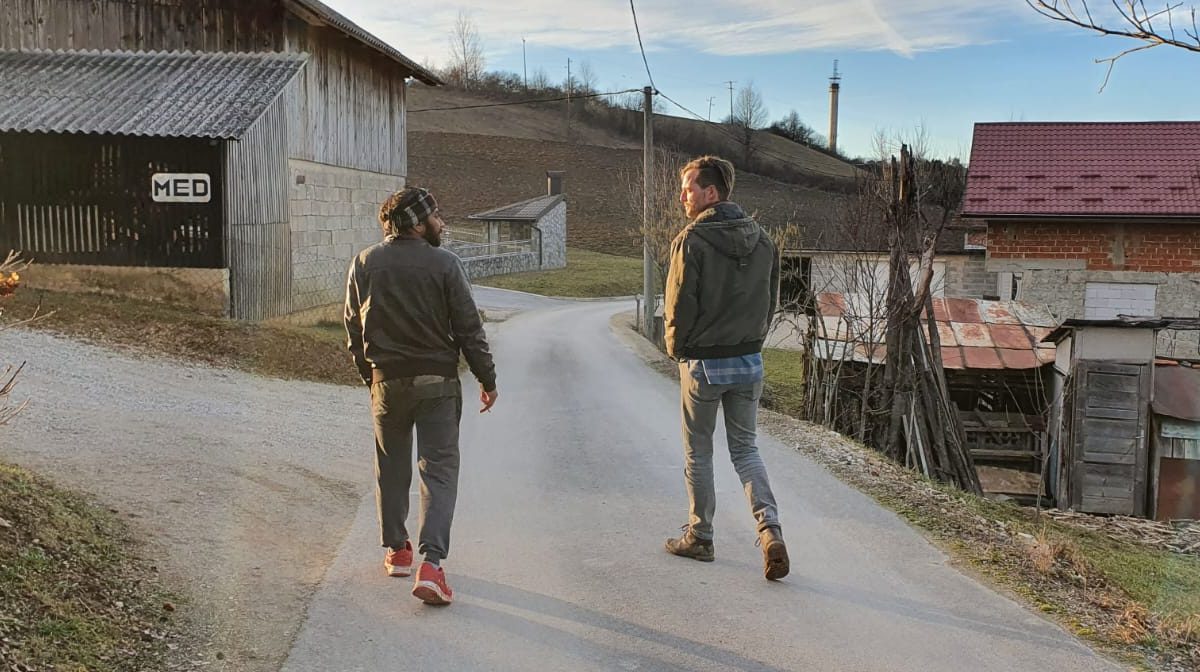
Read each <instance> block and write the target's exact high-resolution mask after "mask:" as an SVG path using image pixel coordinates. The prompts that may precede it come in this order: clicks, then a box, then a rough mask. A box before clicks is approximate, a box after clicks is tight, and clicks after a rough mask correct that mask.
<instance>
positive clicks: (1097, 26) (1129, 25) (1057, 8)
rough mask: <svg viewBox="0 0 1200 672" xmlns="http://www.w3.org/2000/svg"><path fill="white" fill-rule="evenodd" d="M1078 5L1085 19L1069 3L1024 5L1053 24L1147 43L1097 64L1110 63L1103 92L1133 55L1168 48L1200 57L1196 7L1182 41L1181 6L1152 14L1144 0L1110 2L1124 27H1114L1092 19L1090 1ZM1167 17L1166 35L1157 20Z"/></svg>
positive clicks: (1040, 0) (1034, 0)
mask: <svg viewBox="0 0 1200 672" xmlns="http://www.w3.org/2000/svg"><path fill="white" fill-rule="evenodd" d="M1076 1H1077V3H1078V4H1079V5H1082V6H1083V14H1084V17H1080V16H1079V14H1078V13H1077V12H1076V10H1075V8H1074V7H1073V6H1072V3H1071V1H1070V0H1025V4H1027V5H1029V7H1030V8H1031V9H1033V11H1035V12H1037V13H1038V14H1041V15H1042V16H1044V17H1046V18H1048V19H1051V20H1053V21H1059V22H1062V23H1067V24H1070V25H1073V26H1078V27H1080V28H1084V29H1086V30H1090V31H1092V32H1096V33H1100V34H1101V35H1114V36H1117V37H1125V38H1129V39H1132V40H1138V41H1140V42H1144V43H1145V44H1143V45H1142V46H1140V47H1134V48H1132V49H1126V50H1124V51H1122V52H1121V53H1119V54H1117V55H1115V56H1110V57H1108V58H1098V59H1096V62H1097V63H1108V70H1107V72H1106V73H1105V75H1104V83H1103V84H1102V85H1101V86H1100V90H1101V91H1103V90H1104V87H1105V86H1107V85H1108V80H1109V78H1110V77H1111V76H1112V71H1113V66H1114V65H1116V62H1117V61H1118V60H1120V59H1121V58H1122V57H1124V56H1127V55H1129V54H1132V53H1134V52H1137V51H1144V50H1146V49H1153V48H1154V47H1161V46H1164V45H1165V46H1169V47H1177V48H1179V49H1185V50H1187V51H1194V52H1197V53H1200V29H1198V28H1197V19H1196V7H1195V6H1192V7H1191V8H1189V11H1188V12H1186V13H1187V14H1188V15H1190V17H1191V24H1192V25H1191V30H1188V29H1187V28H1186V27H1184V28H1183V34H1184V36H1185V37H1180V36H1179V35H1178V33H1176V31H1175V13H1176V11H1177V10H1180V8H1181V7H1183V3H1182V2H1177V3H1174V4H1171V3H1167V4H1166V5H1165V6H1164V7H1163V8H1162V9H1159V10H1157V11H1151V10H1148V9H1146V3H1145V0H1110V1H1111V3H1112V6H1113V8H1114V9H1115V10H1116V13H1117V16H1118V17H1120V18H1119V21H1120V22H1121V24H1122V25H1118V26H1115V27H1114V26H1111V25H1107V24H1105V23H1104V22H1102V21H1098V20H1097V19H1096V18H1095V16H1093V14H1092V10H1091V7H1089V6H1088V3H1087V0H1076ZM1179 13H1180V14H1184V13H1185V12H1183V11H1179ZM1164 17H1165V18H1166V19H1167V30H1166V31H1165V32H1164V31H1160V30H1159V29H1157V28H1156V27H1155V25H1154V22H1155V21H1156V20H1158V19H1160V18H1164Z"/></svg>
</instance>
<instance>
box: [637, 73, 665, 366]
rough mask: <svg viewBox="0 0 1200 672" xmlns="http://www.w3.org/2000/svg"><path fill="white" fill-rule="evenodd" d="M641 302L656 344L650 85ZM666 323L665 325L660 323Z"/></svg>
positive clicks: (647, 91) (646, 93)
mask: <svg viewBox="0 0 1200 672" xmlns="http://www.w3.org/2000/svg"><path fill="white" fill-rule="evenodd" d="M642 95H643V100H642V119H643V129H644V130H643V136H642V295H643V296H645V297H646V300H645V301H643V302H642V311H643V315H644V317H643V321H642V324H644V325H645V331H644V332H643V334H644V335H645V336H646V338H648V339H650V340H651V341H653V342H655V343H656V344H657V342H658V334H657V330H656V329H655V328H654V309H655V304H656V303H657V296H658V292H657V291H656V288H655V282H654V255H653V254H652V251H651V249H650V224H651V222H652V217H653V216H654V214H653V213H652V212H651V209H652V207H653V203H654V90H653V89H652V88H650V87H649V86H647V87H645V88H643V89H642ZM663 326H664V327H665V326H666V325H665V324H664V325H663Z"/></svg>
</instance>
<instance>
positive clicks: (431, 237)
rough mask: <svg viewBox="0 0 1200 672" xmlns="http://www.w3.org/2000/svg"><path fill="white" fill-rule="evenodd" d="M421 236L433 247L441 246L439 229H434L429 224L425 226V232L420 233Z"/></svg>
mask: <svg viewBox="0 0 1200 672" xmlns="http://www.w3.org/2000/svg"><path fill="white" fill-rule="evenodd" d="M421 237H422V238H424V239H425V242H427V243H429V244H430V245H431V246H433V247H441V246H442V233H441V232H440V231H434V230H433V227H431V226H426V227H425V233H422V234H421Z"/></svg>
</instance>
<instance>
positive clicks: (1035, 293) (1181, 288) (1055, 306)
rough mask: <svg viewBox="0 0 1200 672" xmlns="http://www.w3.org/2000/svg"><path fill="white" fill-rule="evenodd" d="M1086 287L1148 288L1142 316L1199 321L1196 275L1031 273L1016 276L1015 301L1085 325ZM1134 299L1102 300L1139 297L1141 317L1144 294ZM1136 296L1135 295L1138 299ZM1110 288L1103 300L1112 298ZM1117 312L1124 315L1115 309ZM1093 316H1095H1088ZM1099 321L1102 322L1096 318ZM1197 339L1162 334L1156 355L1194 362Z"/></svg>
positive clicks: (1199, 293)
mask: <svg viewBox="0 0 1200 672" xmlns="http://www.w3.org/2000/svg"><path fill="white" fill-rule="evenodd" d="M1089 283H1092V285H1091V286H1092V287H1093V293H1097V292H1100V290H1101V288H1105V287H1106V286H1111V285H1117V284H1128V285H1131V286H1134V287H1136V286H1140V285H1153V286H1154V305H1153V309H1152V310H1149V311H1148V312H1150V313H1152V314H1154V315H1157V316H1162V317H1196V316H1200V274H1198V273H1139V272H1134V271H1085V270H1062V269H1032V270H1025V271H1023V272H1022V273H1021V281H1020V291H1019V292H1018V294H1017V297H1016V298H1017V299H1019V300H1021V301H1028V302H1031V303H1042V304H1045V305H1047V306H1049V307H1050V312H1052V313H1053V314H1054V316H1055V317H1057V318H1058V319H1060V320H1066V319H1071V318H1074V319H1088V318H1089V317H1092V316H1089V314H1088V310H1087V305H1088V300H1087V298H1088V297H1087V290H1088V286H1089ZM1133 291H1134V293H1135V295H1128V296H1127V295H1125V294H1122V293H1120V292H1118V293H1117V294H1118V295H1117V296H1109V295H1106V296H1105V297H1104V299H1106V300H1107V301H1108V303H1110V304H1113V305H1112V307H1119V306H1116V305H1115V304H1116V303H1118V302H1124V303H1125V304H1128V303H1129V302H1130V301H1131V300H1137V299H1138V297H1141V300H1142V304H1141V308H1139V310H1142V311H1146V310H1147V309H1148V307H1149V306H1148V303H1147V302H1146V297H1145V290H1144V289H1143V290H1137V289H1135V290H1133ZM1139 292H1140V293H1139ZM1112 293H1113V292H1112V289H1111V287H1109V288H1108V292H1107V294H1112ZM1120 312H1129V311H1128V310H1126V308H1124V307H1121V310H1120ZM1093 315H1096V314H1093ZM1100 319H1105V318H1103V317H1101V318H1100ZM1198 342H1200V333H1198V332H1195V331H1179V332H1163V333H1162V334H1160V336H1159V350H1158V354H1159V355H1163V356H1167V357H1197V356H1200V349H1198V348H1197V343H1198Z"/></svg>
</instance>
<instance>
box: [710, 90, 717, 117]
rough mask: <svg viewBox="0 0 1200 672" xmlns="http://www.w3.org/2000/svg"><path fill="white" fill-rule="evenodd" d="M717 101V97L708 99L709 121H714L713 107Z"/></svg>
mask: <svg viewBox="0 0 1200 672" xmlns="http://www.w3.org/2000/svg"><path fill="white" fill-rule="evenodd" d="M716 99H717V97H716V96H709V97H708V120H709V121H712V106H713V101H714V100H716Z"/></svg>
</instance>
